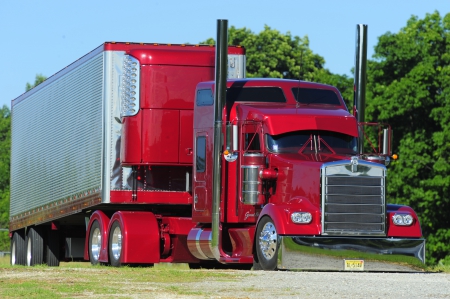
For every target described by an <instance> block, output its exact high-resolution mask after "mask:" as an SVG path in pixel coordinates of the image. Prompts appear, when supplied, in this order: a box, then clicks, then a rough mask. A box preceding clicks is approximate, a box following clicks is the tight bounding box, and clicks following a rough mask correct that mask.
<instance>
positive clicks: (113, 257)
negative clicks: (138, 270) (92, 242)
mask: <svg viewBox="0 0 450 299" xmlns="http://www.w3.org/2000/svg"><path fill="white" fill-rule="evenodd" d="M122 238H123V237H122V228H121V227H120V223H119V222H118V221H114V223H113V225H112V226H111V230H110V233H109V242H108V248H109V261H110V263H111V266H113V267H120V266H121V265H122V262H121V258H122Z"/></svg>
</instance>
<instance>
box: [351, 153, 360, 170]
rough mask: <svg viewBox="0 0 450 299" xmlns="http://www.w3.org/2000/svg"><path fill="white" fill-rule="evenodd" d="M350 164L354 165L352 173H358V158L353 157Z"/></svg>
mask: <svg viewBox="0 0 450 299" xmlns="http://www.w3.org/2000/svg"><path fill="white" fill-rule="evenodd" d="M350 164H352V172H357V171H358V157H356V156H353V157H352V160H351V161H350Z"/></svg>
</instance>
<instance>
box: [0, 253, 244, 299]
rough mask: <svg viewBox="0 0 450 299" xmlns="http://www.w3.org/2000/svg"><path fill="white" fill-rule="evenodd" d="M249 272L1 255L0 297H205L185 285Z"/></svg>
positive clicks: (203, 293)
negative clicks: (32, 261) (47, 261)
mask: <svg viewBox="0 0 450 299" xmlns="http://www.w3.org/2000/svg"><path fill="white" fill-rule="evenodd" d="M247 275H251V273H250V272H249V273H240V274H238V275H236V273H235V272H231V271H208V270H189V269H188V266H187V265H186V264H167V265H166V264H160V265H156V266H155V267H122V268H114V267H109V266H91V265H90V263H82V262H70V263H61V266H60V267H47V266H45V265H42V266H35V267H25V266H11V265H9V257H2V258H0V285H1V288H0V298H18V297H23V298H50V299H52V298H80V297H82V298H97V297H106V298H110V297H116V296H118V295H120V297H121V298H136V296H139V297H143V298H144V297H145V298H152V297H157V296H165V295H174V296H176V295H190V296H193V297H200V296H203V297H206V296H207V295H208V293H207V291H203V290H202V289H195V290H193V289H192V288H187V287H185V285H186V284H190V283H196V282H204V281H211V280H220V281H239V280H241V279H243V278H244V277H245V276H247Z"/></svg>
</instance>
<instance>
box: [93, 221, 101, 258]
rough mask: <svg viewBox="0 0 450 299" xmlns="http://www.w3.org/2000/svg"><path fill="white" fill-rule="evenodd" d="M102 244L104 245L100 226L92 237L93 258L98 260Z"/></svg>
mask: <svg viewBox="0 0 450 299" xmlns="http://www.w3.org/2000/svg"><path fill="white" fill-rule="evenodd" d="M101 245H102V234H101V233H100V229H99V228H95V229H94V232H93V233H92V239H91V254H92V258H93V259H94V260H96V261H98V258H99V257H100V248H101Z"/></svg>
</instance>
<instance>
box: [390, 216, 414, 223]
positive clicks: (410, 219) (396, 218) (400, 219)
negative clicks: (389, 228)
mask: <svg viewBox="0 0 450 299" xmlns="http://www.w3.org/2000/svg"><path fill="white" fill-rule="evenodd" d="M413 221H414V219H413V217H412V216H411V215H409V214H394V216H392V222H393V223H394V224H395V225H399V226H410V225H411V224H412V223H413Z"/></svg>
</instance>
